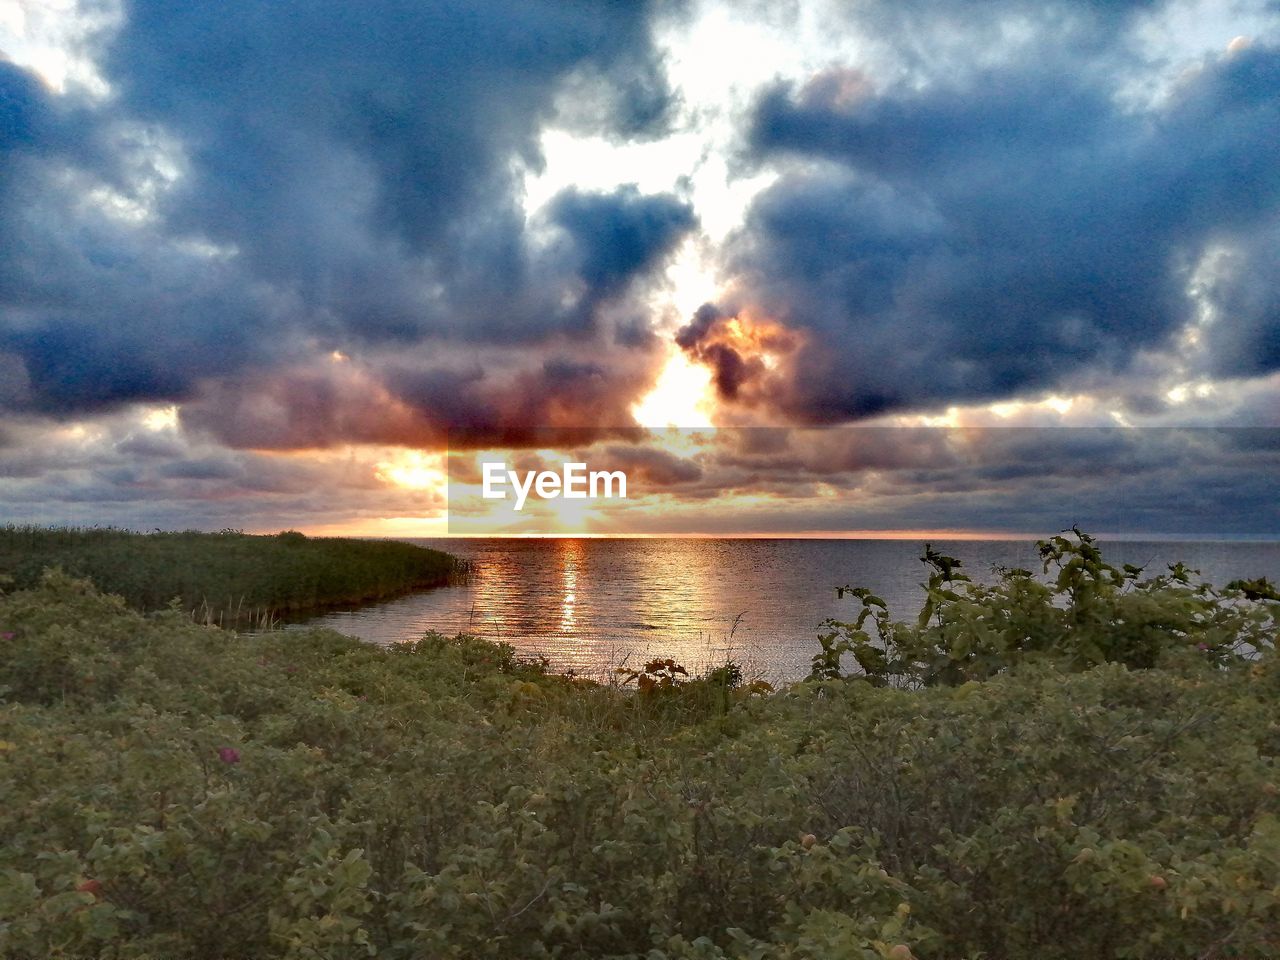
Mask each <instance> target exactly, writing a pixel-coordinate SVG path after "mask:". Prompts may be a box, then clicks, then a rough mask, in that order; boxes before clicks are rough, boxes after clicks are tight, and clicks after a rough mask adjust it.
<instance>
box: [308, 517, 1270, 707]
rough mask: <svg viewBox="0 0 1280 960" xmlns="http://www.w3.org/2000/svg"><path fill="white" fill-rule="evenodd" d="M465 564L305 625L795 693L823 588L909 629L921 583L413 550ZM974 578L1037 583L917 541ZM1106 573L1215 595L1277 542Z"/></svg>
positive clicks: (895, 560) (671, 561)
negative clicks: (1205, 587) (727, 664)
mask: <svg viewBox="0 0 1280 960" xmlns="http://www.w3.org/2000/svg"><path fill="white" fill-rule="evenodd" d="M413 542H415V543H420V544H422V545H424V546H429V547H434V548H436V549H441V550H447V551H449V552H451V553H453V554H455V555H458V556H461V557H465V558H467V559H469V560H471V561H473V565H474V568H475V573H474V576H473V577H472V578H471V580H470V582H469V583H467V584H464V585H459V586H453V587H443V588H439V589H436V590H430V591H426V592H421V593H415V594H412V595H410V596H406V597H402V598H400V599H397V600H393V601H390V602H387V603H379V604H375V605H372V606H367V607H362V608H360V609H357V610H351V611H340V612H333V613H329V614H326V615H324V616H321V617H318V618H315V619H312V620H310V621H308V623H309V624H315V625H318V626H325V627H331V628H333V629H335V630H339V631H341V632H343V633H347V634H352V635H354V636H358V637H361V638H363V639H365V640H368V641H371V642H373V643H382V644H391V643H400V642H403V641H406V640H413V639H417V638H418V637H420V636H422V634H423V633H425V632H427V631H431V630H437V631H439V632H441V633H445V634H450V635H452V634H457V633H473V634H476V635H478V636H482V637H486V638H489V639H493V640H503V641H506V642H507V643H510V644H512V645H513V646H514V647H515V648H516V649H517V650H518V651H519V652H520V653H521V654H522V655H526V656H544V657H546V658H547V659H548V660H549V661H550V663H551V666H552V668H553V669H556V670H561V671H565V670H572V671H574V672H576V673H578V674H580V675H584V676H589V677H593V678H599V677H602V676H604V675H606V674H608V673H610V672H611V671H612V670H614V669H616V668H617V667H618V666H621V665H636V664H639V663H643V662H644V661H645V660H647V659H650V658H652V657H657V656H661V657H673V658H675V659H676V660H677V661H679V662H680V663H682V664H684V665H685V666H686V667H687V668H688V669H689V670H690V672H691V673H695V672H698V671H700V670H702V669H705V668H707V667H709V666H714V665H716V664H719V663H723V662H724V660H725V659H726V658H732V659H734V660H735V661H737V662H738V663H740V664H742V665H743V667H744V670H745V672H746V674H747V675H748V676H751V677H756V676H758V677H762V678H764V679H767V680H769V681H771V682H775V683H776V682H779V681H789V680H797V679H800V678H801V677H803V676H805V675H806V674H807V673H808V670H809V660H810V658H811V657H812V656H813V654H814V653H815V652H816V650H817V642H816V637H817V634H818V627H819V624H820V623H821V622H822V621H823V620H825V619H826V618H828V617H842V616H851V615H852V614H853V613H854V611H855V610H856V609H857V602H856V601H851V600H849V599H845V600H843V601H841V600H838V599H837V597H836V589H835V588H836V587H838V586H844V585H846V584H848V585H852V586H865V587H869V588H870V589H871V590H873V591H874V592H875V593H877V594H879V595H880V596H881V597H883V598H884V599H885V600H886V601H887V602H888V604H889V608H890V612H891V613H892V614H893V616H894V617H895V619H902V618H910V617H914V616H915V615H916V614H917V613H918V612H919V609H920V604H921V602H922V600H923V589H922V586H921V585H922V584H923V583H924V581H925V580H926V579H927V571H926V568H925V566H924V564H923V563H921V562H920V555H921V553H922V552H923V540H921V541H919V542H917V541H913V540H848V539H842V540H781V539H626V540H622V539H618V540H610V539H504V538H492V539H469V540H463V539H454V540H416V541H413ZM931 542H932V543H933V545H934V547H935V549H937V550H940V551H941V552H943V553H947V554H950V555H951V556H954V557H959V558H960V559H961V560H962V561H963V563H964V570H965V572H966V573H968V574H969V575H970V576H971V577H973V578H974V579H979V580H991V579H993V578H994V573H993V571H994V568H996V567H999V566H1009V567H1024V568H1026V569H1029V570H1032V571H1035V572H1037V573H1038V572H1039V571H1040V569H1041V568H1040V561H1039V558H1038V556H1037V554H1036V549H1035V543H1034V541H1030V540H963V541H943V540H936V541H931ZM1102 547H1103V555H1104V557H1106V559H1107V560H1108V561H1109V562H1111V563H1113V564H1115V565H1116V566H1119V565H1120V564H1123V563H1133V564H1137V565H1145V566H1147V569H1148V574H1149V575H1151V576H1154V575H1156V574H1157V573H1160V572H1162V571H1163V570H1164V569H1165V565H1166V564H1169V563H1173V562H1176V561H1178V560H1182V561H1185V562H1186V563H1187V564H1188V565H1189V566H1191V567H1193V568H1196V569H1199V570H1200V571H1201V574H1202V575H1203V578H1204V579H1206V580H1208V581H1209V582H1211V583H1213V584H1215V585H1218V586H1224V585H1225V584H1226V583H1227V582H1228V581H1229V580H1232V579H1235V578H1238V577H1258V576H1266V577H1270V578H1271V579H1272V580H1273V581H1275V580H1277V579H1280V543H1277V542H1223V541H1188V542H1179V541H1157V542H1139V541H1107V542H1103V544H1102Z"/></svg>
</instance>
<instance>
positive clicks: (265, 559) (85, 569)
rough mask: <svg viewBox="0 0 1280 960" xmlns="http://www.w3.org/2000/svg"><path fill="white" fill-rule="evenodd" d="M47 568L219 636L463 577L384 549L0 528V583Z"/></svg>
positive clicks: (237, 535)
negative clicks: (0, 578)
mask: <svg viewBox="0 0 1280 960" xmlns="http://www.w3.org/2000/svg"><path fill="white" fill-rule="evenodd" d="M51 567H58V568H60V569H62V570H63V571H65V572H67V573H69V574H72V575H74V576H77V577H85V578H88V579H91V580H92V581H93V582H94V583H95V584H96V585H97V586H98V587H99V588H101V589H102V590H103V591H104V592H107V593H114V594H118V595H119V596H121V597H123V598H124V600H125V602H126V603H128V604H129V605H130V606H132V607H133V608H134V609H136V610H140V611H144V612H146V611H151V610H159V609H164V608H166V607H168V606H170V605H171V604H172V603H174V602H175V601H176V602H177V604H178V607H179V608H180V609H182V610H184V611H186V612H187V613H188V614H189V615H191V616H192V617H194V618H195V619H197V620H200V621H201V622H205V623H213V624H218V625H222V626H250V625H253V626H260V625H263V624H267V623H270V622H271V621H273V620H275V619H277V618H281V617H287V616H290V615H296V614H299V613H307V612H314V611H319V610H323V609H325V608H329V607H336V606H345V605H351V604H358V603H364V602H367V601H373V600H384V599H387V598H389V597H393V596H397V595H399V594H402V593H405V592H407V591H410V590H417V589H423V588H427V587H435V586H441V585H443V584H446V583H449V582H451V581H452V580H454V579H456V578H458V577H460V576H464V575H465V573H466V567H465V564H463V563H462V562H461V561H459V560H457V559H456V558H454V557H452V556H450V555H449V554H446V553H442V552H440V551H438V550H427V549H425V548H423V547H419V546H415V545H414V544H410V543H403V542H399V541H393V540H353V539H347V538H340V537H321V538H316V537H306V536H304V535H303V534H301V533H298V532H296V531H285V532H283V533H279V534H276V535H274V536H253V535H249V534H244V533H241V532H239V531H234V530H228V531H224V532H222V533H200V532H196V531H183V532H176V533H165V532H160V531H156V532H154V533H147V534H143V533H134V532H131V531H127V530H118V529H114V528H107V529H97V528H93V529H84V528H57V527H32V526H12V525H10V526H4V527H0V575H7V576H9V577H12V578H13V585H14V586H17V587H30V586H34V585H35V584H36V583H38V582H39V579H40V576H41V574H42V572H43V571H44V570H45V569H47V568H51Z"/></svg>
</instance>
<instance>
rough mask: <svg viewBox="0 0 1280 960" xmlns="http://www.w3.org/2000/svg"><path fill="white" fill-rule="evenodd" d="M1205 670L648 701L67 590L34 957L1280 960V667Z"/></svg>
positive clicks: (490, 658)
mask: <svg viewBox="0 0 1280 960" xmlns="http://www.w3.org/2000/svg"><path fill="white" fill-rule="evenodd" d="M957 602H962V605H966V604H969V603H970V602H969V601H968V600H963V601H957ZM1215 602H1216V601H1215ZM1230 602H1231V603H1232V604H1234V603H1236V601H1235V600H1231V601H1230ZM1270 602H1271V601H1258V603H1270ZM1187 603H1188V600H1187V598H1186V597H1185V596H1184V594H1183V593H1182V588H1181V587H1179V586H1177V585H1175V586H1173V587H1170V588H1169V591H1168V593H1167V595H1166V593H1163V592H1156V591H1155V590H1154V589H1153V590H1151V591H1148V592H1146V593H1144V594H1143V595H1142V604H1143V605H1144V606H1149V605H1151V604H1155V605H1157V606H1160V605H1167V606H1170V607H1172V608H1174V609H1182V608H1183V607H1185V605H1186V604H1187ZM965 609H966V610H967V609H969V607H968V606H965ZM1029 609H1032V610H1036V609H1039V608H1038V607H1036V606H1034V605H1033V606H1031V607H1030V608H1029ZM1088 609H1092V608H1088ZM946 622H947V623H954V621H953V620H948V621H946ZM1002 622H1003V621H1002ZM1216 623H1217V621H1216V620H1215V621H1214V624H1216ZM981 626H982V625H981V623H976V624H975V626H974V629H980V628H981ZM1090 629H1091V630H1096V631H1105V629H1106V627H1105V625H1104V624H1102V623H1095V624H1093V625H1092V626H1091V627H1090ZM1144 629H1145V628H1144ZM1153 629H1154V628H1153ZM1196 629H1200V628H1199V627H1197V628H1196ZM1205 629H1206V630H1209V631H1213V630H1216V629H1217V626H1216V625H1210V626H1208V627H1206V628H1205ZM1126 635H1127V634H1126ZM1146 636H1147V634H1146V633H1143V634H1142V637H1143V638H1145V637H1146ZM1170 645H1171V653H1170V655H1169V657H1168V658H1167V659H1165V660H1162V662H1161V665H1159V666H1156V667H1152V668H1147V669H1130V668H1128V667H1126V666H1125V665H1123V664H1122V663H1103V664H1101V665H1098V666H1094V667H1092V668H1088V669H1073V668H1072V667H1071V665H1070V661H1069V660H1058V661H1051V660H1047V659H1045V660H1037V661H1034V662H1021V663H1018V664H1016V665H1011V666H1009V667H1008V668H1007V669H1005V670H1003V671H1001V672H998V673H994V674H991V675H989V676H988V678H987V679H984V680H970V681H968V682H964V683H962V684H960V685H958V686H949V685H945V684H936V685H928V686H924V687H921V688H918V689H905V688H902V687H897V686H893V685H884V686H876V685H875V684H874V683H873V682H871V681H869V680H868V679H866V678H861V679H850V678H839V679H827V680H814V681H810V682H805V683H800V684H797V685H794V686H792V687H789V688H786V689H784V690H781V691H778V692H776V693H773V694H769V693H767V692H764V693H762V692H760V691H759V689H758V688H757V689H756V690H752V689H749V688H745V687H742V686H740V685H738V684H737V680H736V678H735V677H734V676H732V672H731V671H727V670H722V671H720V672H719V673H718V674H717V676H716V677H715V678H711V679H701V680H686V679H684V678H683V677H679V676H673V675H672V671H670V670H663V669H659V668H661V667H662V666H663V665H661V664H659V665H657V667H655V670H654V671H652V672H651V673H652V676H653V677H655V678H656V679H655V682H653V683H650V684H646V685H645V687H644V689H643V691H642V692H640V691H637V692H627V691H631V690H632V689H633V687H634V685H629V686H628V687H627V688H626V690H625V691H624V690H622V689H619V688H618V687H616V686H599V685H594V684H590V683H587V682H584V681H580V680H572V679H569V678H566V677H562V676H556V675H553V674H548V673H546V672H545V671H544V670H542V669H540V668H539V667H537V666H535V665H531V664H527V663H522V662H521V661H519V660H518V659H517V658H516V657H515V656H514V654H513V652H512V650H511V649H510V648H509V647H506V646H503V645H498V644H490V643H486V642H481V641H478V640H473V639H467V638H458V639H446V638H443V637H439V636H429V637H427V638H426V639H424V640H422V641H421V642H419V643H417V644H411V645H404V646H397V647H393V648H383V647H375V646H372V645H367V644H362V643H359V642H357V641H354V640H351V639H349V638H346V637H342V636H340V635H338V634H334V633H331V632H326V631H319V630H313V631H288V632H274V633H267V634H261V635H254V636H238V635H236V634H234V633H231V632H229V631H224V630H216V629H209V628H207V627H202V626H199V625H195V624H192V623H191V622H190V620H189V619H187V618H186V617H184V616H181V615H179V614H177V613H172V612H161V613H158V614H154V615H151V616H148V617H144V616H142V615H139V614H138V613H136V612H133V611H131V610H129V609H127V608H126V607H125V606H124V605H123V604H122V603H121V601H119V600H118V599H114V598H111V597H107V596H104V595H102V594H100V593H98V592H97V591H96V590H94V589H93V588H92V587H91V586H90V585H88V584H87V583H84V582H78V581H74V580H71V579H69V578H67V577H66V576H63V575H52V576H49V577H47V578H45V579H44V580H43V582H42V583H41V584H40V585H38V586H37V587H35V588H34V589H32V590H29V591H22V592H16V593H11V594H10V595H8V596H5V597H0V651H2V655H0V836H2V837H4V843H3V844H2V845H0V956H4V957H50V958H62V960H81V958H83V960H88V958H112V960H158V958H166V960H168V958H173V960H177V958H191V960H221V958H241V957H254V958H275V957H278V958H289V960H302V958H312V960H314V958H332V960H347V958H355V957H362V956H375V955H376V956H377V957H379V958H390V960H411V958H425V957H430V958H492V960H515V958H548V957H558V958H564V960H588V958H591V960H595V958H631V960H642V958H643V960H667V958H686V960H713V958H728V957H732V958H743V960H746V958H754V960H800V958H805V960H843V958H858V960H875V958H892V960H905V958H909V957H916V958H919V960H961V958H969V960H978V958H984V960H994V958H999V960H1019V958H1036V960H1068V958H1071V960H1075V958H1079V957H1091V958H1092V957H1097V958H1102V957H1106V958H1113V957H1122V958H1146V960H1157V958H1172V957H1203V958H1226V957H1250V958H1259V960H1261V958H1268V957H1274V956H1276V949H1277V948H1276V944H1277V943H1280V896H1278V895H1277V893H1278V891H1280V787H1278V786H1277V785H1278V784H1280V768H1278V766H1280V764H1278V760H1277V757H1278V755H1280V714H1277V712H1276V703H1277V702H1280V663H1278V662H1277V660H1276V658H1275V656H1274V652H1273V650H1271V649H1267V650H1264V651H1262V652H1261V654H1260V656H1259V657H1257V658H1256V659H1253V660H1223V661H1218V660H1215V659H1214V657H1212V656H1210V655H1207V652H1206V651H1205V650H1201V649H1200V646H1199V643H1198V642H1197V641H1196V639H1195V637H1194V636H1191V637H1181V636H1180V637H1177V638H1176V639H1175V640H1172V641H1171V644H1170ZM956 655H957V656H961V654H958V653H957V654H956ZM963 656H964V657H968V656H969V654H968V653H967V652H966V653H964V654H963ZM961 662H963V663H969V662H970V661H969V660H967V659H966V660H962V661H961ZM668 681H669V682H668Z"/></svg>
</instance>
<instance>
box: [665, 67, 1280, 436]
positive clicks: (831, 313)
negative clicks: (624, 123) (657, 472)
mask: <svg viewBox="0 0 1280 960" xmlns="http://www.w3.org/2000/svg"><path fill="white" fill-rule="evenodd" d="M1061 59H1062V56H1061V53H1060V52H1059V53H1058V54H1056V55H1054V56H1051V57H1049V59H1048V60H1047V61H1046V60H1042V59H1039V58H1037V57H1031V56H1027V57H1021V58H1017V59H1015V60H1014V61H1013V62H1012V63H1009V64H1004V65H1001V66H998V67H995V68H990V69H979V70H969V71H967V72H964V73H962V74H960V75H959V76H958V77H956V78H954V79H946V78H941V79H936V80H935V81H934V82H932V83H930V84H928V85H926V86H925V87H923V88H922V89H916V88H913V87H909V86H905V85H904V86H888V87H885V88H883V89H882V88H880V87H879V86H878V85H877V83H876V81H875V79H874V78H871V77H867V76H864V75H862V74H860V73H857V72H852V71H849V70H843V69H841V70H833V71H830V72H828V73H826V74H823V75H820V76H818V77H816V78H814V79H812V80H811V81H810V82H809V83H808V84H807V85H806V86H804V87H802V88H799V89H797V88H795V87H792V86H790V85H785V84H781V85H776V86H774V87H772V88H770V89H769V90H767V91H766V92H765V93H764V94H763V95H762V96H761V97H760V99H759V100H758V102H757V104H756V106H755V109H754V112H753V115H752V120H751V126H750V133H749V136H750V143H751V149H752V151H753V152H754V154H755V156H756V157H757V159H758V160H759V161H760V162H785V161H787V160H788V159H790V160H792V161H794V160H796V159H802V160H808V161H810V164H809V165H808V166H807V167H806V168H803V169H794V170H793V172H790V173H787V174H785V175H784V176H783V177H782V178H781V179H780V180H779V181H778V182H777V183H776V184H775V185H774V186H772V187H771V188H769V189H768V190H766V191H765V192H764V193H763V194H762V195H761V196H759V197H758V198H757V200H756V201H755V203H754V204H753V206H752V209H751V211H750V213H749V216H748V219H747V223H746V226H745V228H744V229H743V230H742V231H741V233H740V234H739V236H738V237H737V238H736V240H735V242H734V247H733V251H732V254H731V265H732V267H733V269H734V271H735V272H736V274H737V278H738V282H739V286H740V290H739V297H740V299H741V300H743V301H744V302H746V303H748V304H751V305H753V306H755V307H756V308H757V309H759V310H761V311H763V312H764V313H765V314H767V315H769V316H772V317H774V318H776V319H778V320H780V321H781V322H782V323H784V324H786V325H787V326H788V327H791V328H793V329H796V330H799V331H801V332H803V333H804V334H805V335H806V343H805V345H804V346H803V347H802V348H801V350H800V352H799V353H798V354H797V355H796V356H795V357H794V358H793V362H792V364H791V366H790V368H789V370H788V371H786V373H787V375H786V376H776V377H773V378H772V379H771V380H770V384H769V386H770V391H771V393H772V394H773V397H772V400H773V403H774V404H775V405H776V406H777V407H780V408H782V409H783V410H784V411H786V412H787V413H789V414H791V415H792V416H795V417H797V418H800V419H805V420H811V421H839V420H844V419H848V418H858V417H866V416H870V415H874V414H877V413H881V412H884V411H891V410H903V409H911V408H913V407H914V408H919V407H922V406H923V407H928V406H931V405H937V404H944V403H953V402H958V401H979V400H985V399H992V398H1001V397H1009V396H1014V395H1018V394H1025V393H1026V392H1028V391H1031V390H1035V389H1043V388H1048V387H1051V386H1053V385H1056V384H1060V383H1063V382H1067V381H1069V379H1070V378H1071V377H1072V376H1073V375H1075V374H1078V373H1081V372H1083V371H1093V372H1098V371H1113V372H1114V371H1120V370H1123V369H1124V368H1125V367H1126V365H1127V364H1128V363H1129V362H1130V360H1131V359H1132V358H1133V356H1134V354H1135V352H1136V351H1137V350H1139V349H1140V348H1143V347H1148V346H1157V345H1161V344H1164V343H1166V342H1167V340H1168V339H1169V337H1170V335H1171V334H1172V333H1173V332H1174V331H1177V330H1179V329H1180V328H1182V326H1183V325H1184V324H1186V323H1187V322H1189V321H1190V320H1191V319H1192V318H1193V317H1194V315H1195V305H1194V303H1193V302H1192V300H1191V299H1190V298H1189V297H1188V295H1187V287H1188V284H1189V282H1190V278H1191V275H1192V272H1193V268H1194V267H1195V266H1196V264H1197V262H1198V260H1199V258H1200V257H1201V256H1202V255H1203V254H1204V253H1205V252H1206V251H1207V250H1209V249H1210V248H1211V247H1212V246H1213V245H1215V244H1217V245H1223V246H1226V247H1228V248H1231V249H1232V250H1235V251H1237V256H1239V257H1243V258H1244V259H1245V260H1246V261H1248V263H1249V266H1250V267H1253V269H1248V268H1245V269H1241V270H1240V271H1239V272H1238V274H1239V275H1238V276H1236V277H1234V278H1233V277H1231V276H1224V277H1220V278H1218V280H1217V283H1216V285H1215V287H1214V289H1213V291H1212V295H1213V296H1216V298H1217V299H1218V300H1219V301H1220V302H1221V303H1222V305H1223V307H1224V309H1223V311H1222V312H1223V316H1222V317H1221V319H1220V321H1219V323H1218V324H1217V325H1216V326H1214V327H1213V328H1212V329H1210V330H1208V331H1207V332H1206V334H1205V342H1206V344H1207V347H1208V350H1209V353H1210V355H1211V356H1212V357H1213V358H1214V363H1215V365H1216V366H1215V370H1216V372H1217V373H1219V374H1221V375H1227V376H1243V375H1256V374H1258V373H1262V372H1267V371H1268V370H1271V369H1275V368H1276V364H1277V362H1278V358H1277V357H1276V356H1275V343H1276V330H1277V327H1280V315H1278V314H1277V312H1276V310H1275V303H1276V299H1275V298H1276V289H1277V282H1278V281H1277V280H1276V279H1275V273H1274V270H1271V271H1268V270H1266V269H1263V268H1265V267H1266V266H1267V265H1269V264H1270V263H1271V262H1273V261H1274V252H1273V251H1274V244H1271V243H1269V242H1267V240H1268V238H1273V237H1274V236H1275V228H1276V225H1277V223H1280V138H1277V136H1276V130H1278V129H1280V50H1276V49H1273V48H1263V47H1259V48H1253V49H1245V50H1240V51H1237V52H1235V53H1233V54H1231V55H1224V56H1222V57H1218V58H1214V59H1212V60H1210V61H1209V62H1207V63H1205V64H1204V65H1203V68H1202V69H1200V70H1199V72H1198V73H1196V74H1194V75H1192V76H1188V77H1185V78H1183V80H1182V81H1181V82H1180V83H1179V84H1177V86H1176V87H1175V89H1173V90H1172V92H1171V93H1170V94H1169V96H1168V99H1167V101H1166V102H1164V103H1162V104H1159V105H1157V106H1155V107H1152V108H1150V109H1140V108H1134V107H1127V106H1122V105H1121V104H1120V102H1118V101H1117V99H1116V97H1115V89H1114V86H1115V77H1114V75H1113V74H1111V73H1108V72H1107V71H1103V70H1100V69H1096V68H1095V66H1096V65H1091V64H1090V63H1088V62H1085V63H1079V64H1075V65H1074V66H1073V68H1072V69H1070V70H1064V69H1062V68H1061V63H1060V61H1061ZM1233 298H1234V301H1235V302H1233ZM1242 300H1243V301H1244V303H1243V304H1242V303H1240V302H1238V301H1242ZM697 326H698V324H697V321H695V324H694V325H693V327H694V328H696V327H697ZM687 330H690V335H689V336H690V339H691V340H697V341H698V342H702V340H703V339H704V337H702V336H693V332H692V331H693V328H687ZM706 332H707V331H705V330H704V331H703V333H704V334H705V333H706ZM686 348H687V349H690V345H686ZM729 386H734V385H733V384H729ZM722 392H723V393H725V394H726V395H732V394H733V390H731V389H727V388H726V387H725V386H723V385H722Z"/></svg>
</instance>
